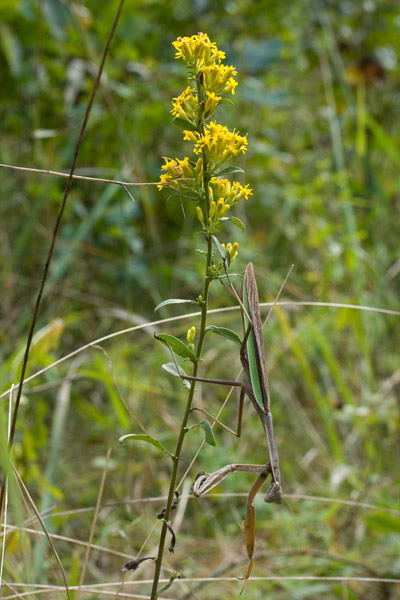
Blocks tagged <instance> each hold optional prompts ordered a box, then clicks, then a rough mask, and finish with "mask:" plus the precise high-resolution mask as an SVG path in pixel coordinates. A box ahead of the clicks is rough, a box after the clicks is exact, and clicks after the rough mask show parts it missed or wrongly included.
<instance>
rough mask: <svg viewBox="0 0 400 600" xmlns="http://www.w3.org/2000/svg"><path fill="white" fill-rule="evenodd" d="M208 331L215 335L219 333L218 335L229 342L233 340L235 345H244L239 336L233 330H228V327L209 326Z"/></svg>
mask: <svg viewBox="0 0 400 600" xmlns="http://www.w3.org/2000/svg"><path fill="white" fill-rule="evenodd" d="M206 331H212V332H214V333H217V334H218V335H222V336H223V337H225V338H227V339H228V340H231V342H235V344H239V346H241V345H242V340H241V339H240V337H239V336H238V334H237V333H235V332H234V331H232V330H231V329H227V328H226V327H217V325H209V326H208V327H206Z"/></svg>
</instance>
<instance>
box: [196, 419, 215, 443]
mask: <svg viewBox="0 0 400 600" xmlns="http://www.w3.org/2000/svg"><path fill="white" fill-rule="evenodd" d="M199 425H200V427H202V429H203V431H204V439H205V441H206V444H209V445H210V446H216V445H217V442H216V441H215V437H214V434H213V430H212V429H211V425H210V423H209V422H208V421H202V422H201V423H199Z"/></svg>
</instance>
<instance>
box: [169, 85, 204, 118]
mask: <svg viewBox="0 0 400 600" xmlns="http://www.w3.org/2000/svg"><path fill="white" fill-rule="evenodd" d="M172 106H173V109H172V110H171V112H172V114H173V115H174V117H182V118H184V119H188V118H191V117H193V115H196V114H197V113H198V112H199V100H198V98H197V94H196V90H194V89H193V88H191V87H190V85H189V86H188V87H187V88H186V89H185V90H184V91H183V92H182V94H180V95H179V96H178V97H177V98H173V99H172Z"/></svg>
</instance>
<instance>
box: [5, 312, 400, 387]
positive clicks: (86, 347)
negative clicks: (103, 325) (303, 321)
mask: <svg viewBox="0 0 400 600" xmlns="http://www.w3.org/2000/svg"><path fill="white" fill-rule="evenodd" d="M274 304H275V303H274V302H261V303H260V306H262V307H271V306H273V305H274ZM276 306H281V307H287V308H291V307H293V308H296V307H297V306H320V307H321V306H322V307H326V308H350V309H352V310H362V311H367V312H373V313H380V314H386V315H392V316H396V317H400V311H398V310H390V309H387V308H378V307H374V306H360V305H357V304H341V303H338V302H311V301H310V302H308V301H304V302H291V301H281V302H277V303H276ZM239 309H240V307H238V306H228V307H225V308H215V309H211V310H209V313H210V314H216V313H221V312H229V311H237V310H239ZM200 314H201V313H200V312H194V313H188V314H186V315H178V316H176V317H169V318H168V319H159V320H157V321H149V322H148V323H141V324H140V325H135V326H133V327H128V328H127V329H121V330H120V331H115V332H114V333H109V334H108V335H104V336H103V337H101V338H98V339H97V340H94V341H93V342H89V343H88V344H85V345H84V346H81V347H80V348H77V349H76V350H74V351H73V352H70V353H69V354H66V355H65V356H62V357H61V358H59V359H58V360H56V361H55V362H53V363H52V364H51V365H48V366H47V367H45V368H44V369H40V371H37V372H36V373H33V374H32V375H30V377H27V378H26V379H24V381H23V384H24V385H25V384H26V383H28V382H29V381H32V380H33V379H36V377H39V376H40V375H43V373H46V372H47V371H49V370H50V369H53V368H54V367H57V366H58V365H60V364H62V363H63V362H65V361H67V360H69V359H70V358H73V357H74V356H76V355H77V354H80V353H81V352H84V351H85V350H89V349H90V348H92V347H93V346H96V345H98V344H101V343H102V342H105V341H107V340H111V339H113V338H115V337H118V336H120V335H126V334H127V333H133V332H134V331H139V330H141V329H147V328H148V327H154V326H155V325H161V324H163V323H172V322H175V321H181V320H184V319H193V318H194V317H198V316H200ZM14 388H15V389H18V388H19V384H14ZM10 391H11V388H9V389H7V390H5V391H4V392H2V394H0V398H4V397H5V396H7V395H8V394H9V393H10Z"/></svg>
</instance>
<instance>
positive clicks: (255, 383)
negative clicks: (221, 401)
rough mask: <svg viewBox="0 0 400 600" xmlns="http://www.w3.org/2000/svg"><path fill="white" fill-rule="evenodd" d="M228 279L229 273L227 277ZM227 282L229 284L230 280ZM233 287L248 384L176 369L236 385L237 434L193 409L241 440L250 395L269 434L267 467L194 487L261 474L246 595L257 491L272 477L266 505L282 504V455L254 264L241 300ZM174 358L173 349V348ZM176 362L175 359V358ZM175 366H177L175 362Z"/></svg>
mask: <svg viewBox="0 0 400 600" xmlns="http://www.w3.org/2000/svg"><path fill="white" fill-rule="evenodd" d="M227 276H228V274H227ZM228 281H229V283H230V280H229V277H228ZM230 285H231V288H232V291H233V292H234V294H235V296H236V297H237V298H238V300H239V303H240V306H241V309H242V322H243V332H244V338H243V341H242V344H241V348H240V360H241V363H242V367H243V370H244V372H245V375H246V379H247V381H246V382H242V381H230V380H219V379H206V378H202V377H190V376H188V375H183V374H182V371H181V370H179V368H178V366H177V365H176V367H177V372H178V373H179V375H180V377H181V378H182V379H185V380H191V381H193V380H194V381H201V382H206V383H215V384H218V385H226V386H230V387H232V386H235V387H240V388H241V392H240V402H239V415H238V424H237V431H236V432H234V431H232V430H231V429H229V428H227V427H226V426H225V425H223V424H222V423H221V422H220V421H218V420H217V419H214V417H212V416H211V415H210V414H209V413H208V412H207V411H205V410H203V409H199V408H197V409H196V408H195V407H193V409H192V410H201V411H202V412H204V413H205V414H207V415H208V416H209V417H210V418H211V419H213V420H214V421H215V422H217V423H218V424H220V425H222V426H223V427H224V428H225V429H229V431H230V432H231V433H233V434H234V435H236V436H237V437H240V435H241V429H242V413H243V405H244V396H245V395H247V396H248V398H249V399H250V401H251V403H252V405H253V407H254V409H255V410H256V412H257V413H258V415H259V417H260V420H261V423H262V426H263V429H264V431H265V434H266V438H267V443H268V451H269V461H268V462H267V463H266V464H264V465H243V464H231V465H226V466H225V467H223V468H222V469H219V470H218V471H216V472H214V473H211V474H204V473H200V474H199V475H198V476H197V478H196V481H195V483H194V485H193V494H194V495H195V496H196V497H200V496H204V495H205V494H207V493H208V492H209V491H210V490H212V489H213V488H214V487H215V486H216V485H218V484H219V483H221V481H223V480H224V479H225V478H226V477H227V476H228V475H229V474H230V473H235V472H239V471H242V472H247V473H255V474H258V477H257V479H256V481H255V482H254V484H253V486H252V488H251V490H250V492H249V495H248V499H247V509H246V517H245V520H244V523H243V530H244V539H245V544H246V551H247V556H248V558H249V564H248V567H247V571H246V574H245V576H244V577H243V578H241V579H243V580H244V585H243V587H242V590H241V592H240V593H242V592H243V590H244V587H245V585H246V583H247V580H248V579H249V577H250V575H251V572H252V569H253V563H254V559H253V554H254V539H255V510H254V506H253V502H254V499H255V496H256V494H257V492H258V491H259V490H260V489H261V487H262V486H263V484H264V483H265V481H266V480H267V478H268V475H269V474H270V475H271V479H272V482H271V485H270V487H269V489H268V492H267V495H266V497H265V501H266V502H274V503H277V504H281V503H282V498H283V494H282V487H281V481H280V470H279V456H278V450H277V447H276V442H275V436H274V429H273V421H272V414H271V407H270V394H269V385H268V377H267V371H266V367H265V355H264V343H263V338H262V325H261V317H260V307H259V299H258V290H257V282H256V278H255V274H254V268H253V264H252V263H251V262H250V263H249V264H248V265H247V266H246V269H245V273H244V279H243V285H242V291H241V298H239V297H238V295H237V294H236V292H235V290H234V288H233V286H232V284H230ZM170 350H171V353H172V356H173V358H174V354H173V352H172V348H170ZM174 361H175V358H174ZM175 364H176V363H175Z"/></svg>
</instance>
